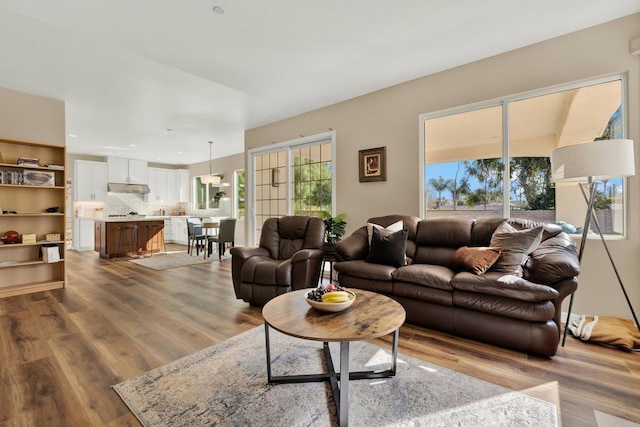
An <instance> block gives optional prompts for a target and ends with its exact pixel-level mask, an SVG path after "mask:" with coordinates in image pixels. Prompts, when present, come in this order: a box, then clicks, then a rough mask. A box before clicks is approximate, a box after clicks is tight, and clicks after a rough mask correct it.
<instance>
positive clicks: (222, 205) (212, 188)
mask: <svg viewBox="0 0 640 427" xmlns="http://www.w3.org/2000/svg"><path fill="white" fill-rule="evenodd" d="M221 177H222V179H224V176H222V175H221ZM229 186H230V184H228V183H225V182H220V183H219V184H205V183H203V182H202V180H201V177H199V176H196V177H194V178H193V191H194V197H193V200H194V208H195V209H199V210H204V209H220V210H223V211H228V210H229V209H228V206H227V204H228V203H227V202H228V201H229V197H228V194H227V192H228V188H227V187H229Z"/></svg>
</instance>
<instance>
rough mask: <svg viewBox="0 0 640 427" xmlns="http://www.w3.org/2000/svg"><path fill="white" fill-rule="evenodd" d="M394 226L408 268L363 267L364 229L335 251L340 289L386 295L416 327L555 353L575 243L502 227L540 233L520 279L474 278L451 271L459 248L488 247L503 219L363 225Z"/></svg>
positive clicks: (571, 283) (575, 270)
mask: <svg viewBox="0 0 640 427" xmlns="http://www.w3.org/2000/svg"><path fill="white" fill-rule="evenodd" d="M399 220H402V221H403V226H404V229H406V230H407V231H408V238H407V243H406V257H407V258H406V260H407V265H403V266H400V267H397V268H396V267H393V266H389V265H382V264H375V263H371V262H367V261H365V260H366V258H367V256H368V252H369V241H368V237H367V236H368V233H367V227H366V226H363V227H361V228H359V229H358V230H356V231H355V232H353V234H352V235H350V236H349V237H347V238H345V239H343V240H342V241H340V242H339V243H338V245H337V247H336V249H337V258H338V262H337V263H336V264H335V269H336V271H337V272H338V281H339V283H340V285H342V286H345V287H348V288H356V289H366V290H370V291H374V292H378V293H381V294H384V295H388V296H389V297H391V298H393V299H395V300H397V301H398V302H399V303H400V304H402V306H403V307H404V308H405V310H406V312H407V321H408V322H410V323H413V324H415V325H418V326H423V327H426V328H431V329H436V330H440V331H444V332H447V333H451V334H455V335H458V336H462V337H466V338H471V339H474V340H477V341H482V342H487V343H490V344H494V345H498V346H503V347H507V348H511V349H515V350H519V351H523V352H527V353H535V354H539V355H544V356H553V355H554V354H555V353H556V351H557V349H558V343H559V339H560V330H561V319H560V317H561V304H562V301H563V299H564V298H565V297H566V296H567V295H570V294H571V293H572V292H574V291H575V290H576V288H577V275H578V274H579V263H578V258H577V251H576V247H575V244H574V242H573V240H572V239H571V237H570V236H569V235H567V234H566V233H564V232H562V230H561V228H560V227H558V226H556V225H553V224H546V225H543V224H537V223H534V222H531V221H526V220H517V219H509V220H506V222H508V223H509V224H510V225H511V226H513V228H515V229H516V230H528V229H532V228H534V227H537V226H543V231H542V232H541V234H540V235H539V236H540V237H539V239H541V241H540V243H539V244H538V245H537V247H535V248H534V249H533V250H532V251H531V252H530V253H529V255H528V256H527V255H526V254H525V256H524V259H525V262H524V263H523V265H522V268H521V272H522V274H521V277H519V275H512V274H505V273H501V272H498V271H492V269H489V270H488V271H486V272H485V273H484V274H480V275H476V274H473V273H471V272H468V271H460V270H459V269H458V268H457V267H456V266H454V265H451V259H452V255H453V254H454V253H455V252H456V250H457V249H458V248H460V247H463V246H469V247H486V246H489V244H490V242H491V240H492V236H493V233H494V231H496V229H497V228H498V226H499V225H501V224H502V223H503V222H505V220H503V219H497V218H481V219H477V220H472V219H461V218H433V219H424V220H421V219H420V218H417V217H413V216H405V215H389V216H384V217H378V218H371V219H369V221H368V222H370V223H375V224H379V225H381V226H383V227H387V226H389V225H390V224H393V223H395V222H397V221H399ZM534 245H535V243H534ZM527 252H528V251H527Z"/></svg>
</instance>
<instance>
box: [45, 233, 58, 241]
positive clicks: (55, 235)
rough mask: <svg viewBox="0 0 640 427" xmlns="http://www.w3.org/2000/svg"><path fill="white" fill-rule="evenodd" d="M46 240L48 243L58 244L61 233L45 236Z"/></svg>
mask: <svg viewBox="0 0 640 427" xmlns="http://www.w3.org/2000/svg"><path fill="white" fill-rule="evenodd" d="M44 240H46V241H47V242H56V241H58V240H60V233H49V234H45V236H44Z"/></svg>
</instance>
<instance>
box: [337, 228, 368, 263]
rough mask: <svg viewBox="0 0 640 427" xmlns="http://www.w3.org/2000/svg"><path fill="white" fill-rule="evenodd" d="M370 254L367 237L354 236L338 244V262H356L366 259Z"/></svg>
mask: <svg viewBox="0 0 640 427" xmlns="http://www.w3.org/2000/svg"><path fill="white" fill-rule="evenodd" d="M368 253H369V240H368V238H367V235H366V234H365V235H362V234H352V235H351V236H349V237H345V238H344V239H342V240H340V241H339V242H338V243H337V244H336V260H337V261H354V260H359V259H365V258H366V257H367V254H368Z"/></svg>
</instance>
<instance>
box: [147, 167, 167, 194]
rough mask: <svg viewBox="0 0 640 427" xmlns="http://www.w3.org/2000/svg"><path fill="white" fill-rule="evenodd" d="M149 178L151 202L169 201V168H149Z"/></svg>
mask: <svg viewBox="0 0 640 427" xmlns="http://www.w3.org/2000/svg"><path fill="white" fill-rule="evenodd" d="M147 177H148V180H149V191H150V192H149V194H148V196H147V201H149V202H169V201H170V200H169V197H168V196H169V194H168V192H167V188H168V186H169V169H158V168H147Z"/></svg>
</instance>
